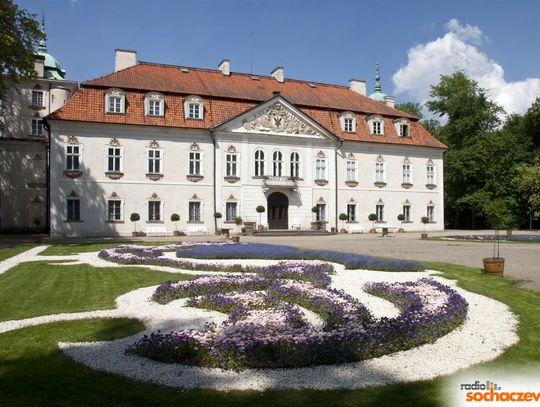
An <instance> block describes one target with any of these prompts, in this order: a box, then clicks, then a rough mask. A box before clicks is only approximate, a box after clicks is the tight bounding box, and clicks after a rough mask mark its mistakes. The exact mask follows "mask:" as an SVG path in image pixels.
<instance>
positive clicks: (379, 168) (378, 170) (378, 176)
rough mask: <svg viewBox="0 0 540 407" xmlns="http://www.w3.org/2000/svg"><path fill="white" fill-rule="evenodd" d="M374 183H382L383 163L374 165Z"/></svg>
mask: <svg viewBox="0 0 540 407" xmlns="http://www.w3.org/2000/svg"><path fill="white" fill-rule="evenodd" d="M375 182H384V163H375Z"/></svg>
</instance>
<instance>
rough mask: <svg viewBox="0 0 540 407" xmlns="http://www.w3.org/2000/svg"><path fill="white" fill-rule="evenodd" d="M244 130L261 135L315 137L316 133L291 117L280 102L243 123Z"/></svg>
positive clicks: (297, 119)
mask: <svg viewBox="0 0 540 407" xmlns="http://www.w3.org/2000/svg"><path fill="white" fill-rule="evenodd" d="M243 127H244V129H246V130H254V131H260V132H263V133H268V132H271V133H287V134H303V135H307V136H313V135H317V134H318V132H317V131H316V130H315V129H314V128H313V127H312V126H311V125H309V124H308V123H306V122H304V121H302V120H300V119H299V118H298V117H296V116H295V115H293V114H292V113H291V112H290V111H289V110H288V109H287V108H286V107H285V106H284V105H283V103H281V102H277V103H274V104H273V105H271V106H269V107H267V108H266V109H263V110H261V111H260V112H259V114H258V115H257V117H255V119H253V120H251V121H249V122H245V123H244V124H243Z"/></svg>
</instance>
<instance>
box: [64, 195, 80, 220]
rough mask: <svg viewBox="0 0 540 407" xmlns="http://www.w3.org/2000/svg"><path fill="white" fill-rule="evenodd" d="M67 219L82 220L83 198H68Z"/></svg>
mask: <svg viewBox="0 0 540 407" xmlns="http://www.w3.org/2000/svg"><path fill="white" fill-rule="evenodd" d="M67 220H75V221H77V220H81V200H80V199H78V198H69V199H68V200H67Z"/></svg>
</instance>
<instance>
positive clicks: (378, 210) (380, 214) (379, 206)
mask: <svg viewBox="0 0 540 407" xmlns="http://www.w3.org/2000/svg"><path fill="white" fill-rule="evenodd" d="M385 212H386V211H385V208H384V203H383V202H377V203H376V204H375V215H377V220H376V222H385V221H386V220H385V219H386V213H385Z"/></svg>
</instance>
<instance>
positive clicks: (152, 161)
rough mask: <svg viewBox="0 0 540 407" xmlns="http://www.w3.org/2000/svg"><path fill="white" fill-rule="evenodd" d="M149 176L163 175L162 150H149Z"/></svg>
mask: <svg viewBox="0 0 540 407" xmlns="http://www.w3.org/2000/svg"><path fill="white" fill-rule="evenodd" d="M148 174H161V150H158V149H156V148H151V149H148Z"/></svg>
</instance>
